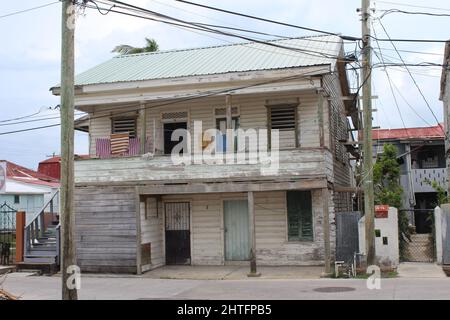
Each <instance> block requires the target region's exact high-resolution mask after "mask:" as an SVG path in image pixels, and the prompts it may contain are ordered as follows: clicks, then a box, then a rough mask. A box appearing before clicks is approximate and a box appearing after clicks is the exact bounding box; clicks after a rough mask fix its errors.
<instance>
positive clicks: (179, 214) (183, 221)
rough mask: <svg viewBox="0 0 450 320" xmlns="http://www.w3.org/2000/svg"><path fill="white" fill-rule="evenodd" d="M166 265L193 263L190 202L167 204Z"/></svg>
mask: <svg viewBox="0 0 450 320" xmlns="http://www.w3.org/2000/svg"><path fill="white" fill-rule="evenodd" d="M164 207H165V221H166V223H165V230H166V232H165V233H166V237H165V240H166V264H190V263H191V232H190V223H189V216H190V214H189V202H173V203H172V202H171V203H166V204H165V206H164Z"/></svg>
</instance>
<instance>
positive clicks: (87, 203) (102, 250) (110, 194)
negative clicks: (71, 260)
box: [74, 187, 137, 273]
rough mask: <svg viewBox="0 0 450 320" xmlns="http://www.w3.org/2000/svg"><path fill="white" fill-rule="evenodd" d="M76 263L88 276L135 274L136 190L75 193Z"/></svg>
mask: <svg viewBox="0 0 450 320" xmlns="http://www.w3.org/2000/svg"><path fill="white" fill-rule="evenodd" d="M74 208H75V224H76V228H75V239H76V245H77V246H76V250H77V261H78V265H79V266H80V268H81V270H82V271H85V272H126V273H135V272H136V241H137V239H136V208H135V189H134V188H123V187H105V188H98V187H96V188H92V187H87V188H76V189H75V207H74Z"/></svg>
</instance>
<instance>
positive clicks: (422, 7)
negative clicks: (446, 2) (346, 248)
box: [376, 0, 450, 12]
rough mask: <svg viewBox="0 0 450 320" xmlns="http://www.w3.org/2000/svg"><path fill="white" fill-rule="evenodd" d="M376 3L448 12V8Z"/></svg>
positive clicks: (392, 2)
mask: <svg viewBox="0 0 450 320" xmlns="http://www.w3.org/2000/svg"><path fill="white" fill-rule="evenodd" d="M376 2H377V3H385V4H393V5H397V6H403V7H411V8H421V9H430V10H441V11H449V12H450V9H448V8H437V7H427V6H418V5H412V4H407V3H401V2H394V1H378V0H377V1H376Z"/></svg>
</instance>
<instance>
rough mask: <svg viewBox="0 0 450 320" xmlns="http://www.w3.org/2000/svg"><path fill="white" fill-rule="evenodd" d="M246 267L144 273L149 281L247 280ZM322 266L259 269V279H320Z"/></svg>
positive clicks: (179, 268) (171, 268) (178, 268)
mask: <svg viewBox="0 0 450 320" xmlns="http://www.w3.org/2000/svg"><path fill="white" fill-rule="evenodd" d="M249 271H250V270H249V267H248V266H163V267H160V268H157V269H155V270H152V271H148V272H146V273H144V274H143V275H142V276H143V277H145V278H149V279H185V280H248V279H250V278H249V277H248V276H247V274H248V272H249ZM323 271H324V270H323V267H322V266H298V267H292V266H289V267H287V266H286V267H259V268H258V273H261V276H260V277H259V278H260V279H320V276H321V274H322V272H323Z"/></svg>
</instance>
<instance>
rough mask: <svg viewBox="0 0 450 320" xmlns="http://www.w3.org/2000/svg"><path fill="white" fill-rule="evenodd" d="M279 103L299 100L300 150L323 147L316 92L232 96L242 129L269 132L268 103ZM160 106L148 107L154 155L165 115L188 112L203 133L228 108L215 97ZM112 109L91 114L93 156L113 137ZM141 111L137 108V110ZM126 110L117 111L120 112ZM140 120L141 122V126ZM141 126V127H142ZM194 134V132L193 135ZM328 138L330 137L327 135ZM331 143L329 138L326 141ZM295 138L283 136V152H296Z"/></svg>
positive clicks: (148, 133)
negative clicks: (219, 109)
mask: <svg viewBox="0 0 450 320" xmlns="http://www.w3.org/2000/svg"><path fill="white" fill-rule="evenodd" d="M269 100H270V101H272V100H275V101H277V103H283V101H292V100H298V101H299V103H300V104H299V107H298V114H297V119H298V128H299V132H298V141H299V145H300V147H319V146H320V145H319V123H318V97H317V94H316V93H315V92H313V91H306V92H298V93H291V94H286V93H283V94H280V93H273V94H270V95H268V94H265V95H262V94H261V95H240V96H232V104H233V106H238V107H239V110H240V127H241V128H242V129H249V128H253V129H267V124H268V119H267V109H266V103H267V101H269ZM157 106H158V103H154V104H153V105H152V104H147V105H146V107H147V119H146V123H147V136H148V137H150V151H151V150H153V143H154V142H156V150H157V151H158V150H159V153H160V152H161V150H162V148H163V140H162V139H163V123H162V122H161V113H162V112H175V111H187V112H188V115H189V119H188V126H189V127H190V128H191V129H193V124H194V121H202V122H203V130H206V129H210V128H215V116H214V108H216V107H225V97H224V96H221V97H211V98H205V99H198V100H192V101H189V102H183V103H176V104H173V105H167V106H161V107H157ZM105 108H106V109H108V110H110V109H111V106H97V107H96V108H95V112H93V113H91V114H90V115H91V120H90V155H91V156H95V155H96V154H95V153H96V152H95V140H96V139H97V138H106V137H108V136H109V135H110V133H111V120H110V117H109V116H110V115H112V114H113V113H112V112H111V111H108V112H102V111H101V110H102V109H105ZM135 108H137V105H136V107H135ZM124 110H126V109H122V108H117V112H122V113H123V111H124ZM324 112H325V114H324V119H325V122H326V123H325V131H326V132H327V131H328V129H327V128H328V125H327V124H328V116H327V112H328V111H327V108H324ZM139 121H140V120H139V119H138V122H139ZM138 125H139V124H138ZM192 133H193V132H191V134H192ZM325 137H327V134H325ZM326 139H327V140H328V138H326ZM294 146H295V137H294V135H292V134H289V133H287V132H281V133H280V147H281V148H283V149H289V148H293V147H294Z"/></svg>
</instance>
